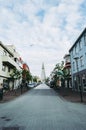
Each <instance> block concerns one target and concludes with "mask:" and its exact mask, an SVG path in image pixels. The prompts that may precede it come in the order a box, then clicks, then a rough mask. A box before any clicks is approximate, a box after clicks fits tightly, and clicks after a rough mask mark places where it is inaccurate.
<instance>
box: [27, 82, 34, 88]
mask: <svg viewBox="0 0 86 130" xmlns="http://www.w3.org/2000/svg"><path fill="white" fill-rule="evenodd" d="M27 86H28V87H29V88H34V87H35V84H34V83H28V85H27Z"/></svg>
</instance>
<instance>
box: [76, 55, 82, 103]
mask: <svg viewBox="0 0 86 130" xmlns="http://www.w3.org/2000/svg"><path fill="white" fill-rule="evenodd" d="M78 59H79V57H75V58H74V60H75V61H76V68H77V76H78V87H79V90H80V98H81V102H83V91H82V87H81V84H79V83H80V81H79V80H80V77H79V67H78Z"/></svg>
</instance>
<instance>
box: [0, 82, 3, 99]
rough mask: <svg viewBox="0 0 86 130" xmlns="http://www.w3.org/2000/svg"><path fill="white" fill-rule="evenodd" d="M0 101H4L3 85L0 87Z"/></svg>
mask: <svg viewBox="0 0 86 130" xmlns="http://www.w3.org/2000/svg"><path fill="white" fill-rule="evenodd" d="M0 100H3V84H2V83H1V85H0Z"/></svg>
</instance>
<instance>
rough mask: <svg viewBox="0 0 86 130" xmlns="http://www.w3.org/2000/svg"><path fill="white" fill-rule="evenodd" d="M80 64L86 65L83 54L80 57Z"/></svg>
mask: <svg viewBox="0 0 86 130" xmlns="http://www.w3.org/2000/svg"><path fill="white" fill-rule="evenodd" d="M80 65H81V67H82V66H83V65H84V61H83V56H81V57H80Z"/></svg>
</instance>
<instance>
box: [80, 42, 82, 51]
mask: <svg viewBox="0 0 86 130" xmlns="http://www.w3.org/2000/svg"><path fill="white" fill-rule="evenodd" d="M81 49H82V42H81V40H80V41H79V50H81Z"/></svg>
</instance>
